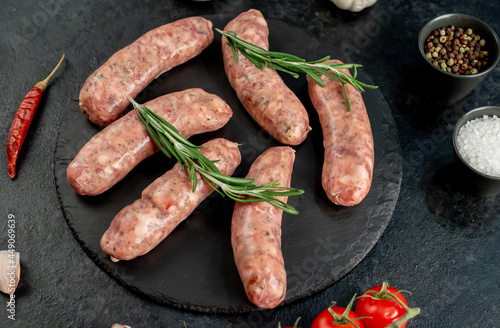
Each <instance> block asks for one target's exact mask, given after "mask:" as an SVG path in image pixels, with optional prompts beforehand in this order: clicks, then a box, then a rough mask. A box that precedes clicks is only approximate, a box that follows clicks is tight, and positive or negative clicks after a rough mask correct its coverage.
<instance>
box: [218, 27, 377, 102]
mask: <svg viewBox="0 0 500 328" xmlns="http://www.w3.org/2000/svg"><path fill="white" fill-rule="evenodd" d="M215 30H216V31H217V32H219V33H220V34H222V35H224V36H225V37H226V40H227V44H228V45H229V46H230V47H231V49H232V50H233V55H234V60H235V61H236V63H238V55H237V52H236V49H238V50H239V51H240V52H241V53H242V54H243V55H244V56H245V57H247V58H248V59H249V60H250V61H251V62H252V63H254V64H255V66H257V67H259V68H260V69H264V68H265V67H266V66H269V67H272V68H274V69H276V70H278V71H282V72H285V73H288V74H290V75H292V76H293V77H294V78H298V77H299V74H298V73H306V74H307V75H309V76H310V77H311V78H312V79H313V80H314V81H316V82H317V83H318V84H319V85H321V86H322V87H324V86H325V82H324V81H323V80H322V79H321V78H320V77H319V76H318V74H322V75H325V76H328V77H330V78H332V79H334V80H336V81H338V82H340V83H341V84H342V88H343V90H344V96H345V99H346V103H347V108H348V110H349V111H351V104H350V102H349V98H348V97H347V92H346V88H345V85H346V84H347V83H348V84H351V85H352V86H353V87H354V88H355V89H356V90H358V91H359V92H364V91H365V89H364V88H369V89H376V88H377V86H375V85H369V84H366V83H363V82H360V81H358V80H356V77H357V75H358V71H357V69H358V67H362V65H360V64H334V63H325V61H327V60H329V59H330V56H326V57H324V58H321V59H318V60H314V61H309V62H308V61H306V60H305V59H302V58H299V57H297V56H294V55H290V54H287V53H284V52H276V51H268V50H266V49H264V48H261V47H259V46H256V45H254V44H253V43H250V42H247V41H245V40H242V39H240V38H238V37H237V36H236V32H233V31H221V30H220V29H218V28H216V29H215ZM339 68H352V69H353V70H354V73H353V76H350V75H349V74H346V73H344V72H342V71H339V70H338V69H339Z"/></svg>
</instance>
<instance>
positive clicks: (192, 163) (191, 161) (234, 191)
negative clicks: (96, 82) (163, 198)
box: [129, 97, 304, 214]
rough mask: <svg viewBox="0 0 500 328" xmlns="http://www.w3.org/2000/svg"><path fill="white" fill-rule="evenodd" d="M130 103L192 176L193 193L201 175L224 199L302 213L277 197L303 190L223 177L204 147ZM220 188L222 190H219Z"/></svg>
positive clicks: (158, 142)
mask: <svg viewBox="0 0 500 328" xmlns="http://www.w3.org/2000/svg"><path fill="white" fill-rule="evenodd" d="M129 100H130V102H131V103H132V105H133V106H134V108H135V110H136V112H137V115H139V119H140V120H141V122H142V123H143V124H144V126H145V127H146V130H147V131H148V133H149V135H150V136H151V139H152V140H153V141H154V143H155V144H156V145H157V146H158V148H159V149H160V150H161V151H162V152H163V153H164V154H165V155H166V156H167V157H168V158H172V157H174V158H175V159H177V161H179V162H180V163H181V164H182V167H183V169H186V170H187V171H188V172H189V180H190V181H192V182H193V191H194V190H196V186H197V182H198V179H197V177H196V172H198V173H199V174H200V175H201V177H202V178H203V180H204V181H205V182H206V183H208V184H209V185H210V186H211V187H212V188H213V189H215V190H216V191H217V192H218V193H219V194H221V195H222V196H228V197H229V198H231V199H233V200H235V201H238V202H246V203H254V202H268V203H270V204H272V205H274V206H276V207H277V208H279V209H282V210H283V211H285V212H287V213H290V214H298V213H299V212H298V211H297V210H296V209H295V208H294V207H293V206H291V205H289V204H287V203H285V202H283V201H282V200H280V199H277V198H276V197H278V196H297V195H301V194H303V193H304V191H303V190H300V189H296V188H289V187H280V186H279V181H278V180H276V181H273V182H271V183H269V184H267V185H265V186H256V185H254V184H253V182H254V179H246V178H237V177H231V176H227V175H224V174H222V173H220V171H219V169H218V168H217V167H216V166H215V165H214V162H213V161H211V160H209V159H208V158H206V157H205V156H204V155H203V154H202V153H200V151H199V150H198V149H200V148H203V146H197V145H194V144H192V143H191V142H189V141H188V140H186V139H185V138H184V137H182V136H181V135H180V134H179V131H178V130H177V129H176V128H175V127H174V126H173V125H172V124H170V123H169V122H167V121H166V120H165V119H163V118H162V117H161V116H159V115H158V114H156V113H154V112H153V111H151V110H150V109H149V108H147V107H146V106H144V105H141V104H138V103H137V102H135V101H134V100H133V99H132V98H130V97H129ZM217 187H220V190H219V189H217Z"/></svg>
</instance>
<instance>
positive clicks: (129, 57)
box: [80, 17, 214, 126]
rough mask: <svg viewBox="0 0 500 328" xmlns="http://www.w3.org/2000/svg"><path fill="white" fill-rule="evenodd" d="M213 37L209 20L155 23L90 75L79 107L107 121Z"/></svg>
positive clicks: (93, 117)
mask: <svg viewBox="0 0 500 328" xmlns="http://www.w3.org/2000/svg"><path fill="white" fill-rule="evenodd" d="M213 39H214V35H213V31H212V22H210V21H208V20H206V19H204V18H201V17H188V18H184V19H180V20H178V21H175V22H172V23H170V24H166V25H162V26H160V27H157V28H155V29H153V30H151V31H149V32H147V33H146V34H144V35H143V36H141V37H140V38H139V39H137V40H136V41H134V42H133V43H131V44H130V45H128V46H127V47H125V48H123V49H122V50H120V51H118V52H116V53H115V54H114V55H112V56H111V57H110V58H109V59H108V61H107V62H105V63H104V64H103V65H102V66H101V67H99V68H98V69H97V70H96V71H95V72H94V73H92V75H90V76H89V77H88V78H87V80H86V81H85V84H84V85H83V87H82V90H81V91H80V109H81V110H82V112H83V113H84V114H85V115H86V116H87V117H88V118H89V119H90V120H91V121H92V122H93V123H95V124H97V125H101V126H103V125H108V124H110V123H111V122H113V121H114V120H116V119H117V118H118V117H119V116H120V115H121V114H122V113H123V112H124V111H125V109H126V108H127V106H128V105H129V103H130V102H129V101H128V99H127V96H130V97H131V98H135V97H136V96H137V95H138V94H139V93H140V92H141V91H142V90H143V89H144V88H145V87H146V86H147V85H148V84H149V83H151V81H153V80H154V79H155V78H157V77H158V76H160V75H161V74H162V73H164V72H166V71H168V70H170V69H171V68H173V67H175V66H178V65H180V64H182V63H184V62H186V61H188V60H189V59H191V58H193V57H195V56H197V55H198V54H200V53H201V52H202V51H203V50H204V49H205V48H207V47H208V46H209V45H210V43H212V41H213Z"/></svg>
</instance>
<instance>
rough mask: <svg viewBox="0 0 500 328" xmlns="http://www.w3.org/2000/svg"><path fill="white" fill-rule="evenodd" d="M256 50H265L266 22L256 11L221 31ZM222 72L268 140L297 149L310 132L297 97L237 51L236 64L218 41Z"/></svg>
mask: <svg viewBox="0 0 500 328" xmlns="http://www.w3.org/2000/svg"><path fill="white" fill-rule="evenodd" d="M224 30H226V31H233V32H236V34H237V36H238V37H239V38H241V39H243V40H245V41H248V42H251V43H253V44H255V45H257V46H259V47H262V48H265V49H266V50H267V49H268V48H269V45H268V42H269V41H268V34H269V29H268V27H267V22H266V20H265V19H264V16H263V15H262V13H261V12H260V11H257V10H255V9H251V10H249V11H247V12H244V13H242V14H240V15H239V16H238V17H236V18H235V19H234V20H232V21H231V22H229V24H227V26H226V27H225V28H224ZM222 54H223V59H224V69H225V71H226V75H227V77H228V79H229V83H230V84H231V86H232V87H233V89H234V90H235V91H236V94H237V96H238V99H239V100H240V101H241V103H242V104H243V106H244V107H245V109H246V110H247V111H248V113H249V114H250V115H251V116H252V117H253V119H254V120H255V121H256V122H257V123H258V124H259V125H260V126H261V127H262V128H263V129H264V130H266V131H267V132H268V133H269V134H270V135H271V136H273V137H274V138H275V139H276V140H278V141H279V142H281V143H283V144H286V145H298V144H300V143H302V141H304V139H305V138H306V137H307V133H308V132H309V130H310V129H311V128H310V127H309V116H308V114H307V111H306V109H305V108H304V106H303V105H302V103H301V102H300V100H299V99H298V98H297V96H296V95H295V94H294V93H293V92H292V91H291V90H290V89H289V88H288V87H287V86H286V85H285V83H284V82H283V80H282V79H281V77H280V76H279V74H278V72H276V70H275V69H274V68H271V67H266V68H265V69H264V70H261V69H260V68H258V67H257V66H255V65H254V64H253V63H252V62H251V61H250V60H248V59H247V58H246V57H245V56H243V55H242V54H241V53H240V52H239V51H238V63H236V62H235V60H234V55H233V52H232V50H231V48H230V47H229V46H228V45H227V44H226V39H225V37H223V38H222Z"/></svg>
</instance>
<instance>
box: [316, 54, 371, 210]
mask: <svg viewBox="0 0 500 328" xmlns="http://www.w3.org/2000/svg"><path fill="white" fill-rule="evenodd" d="M329 62H333V63H342V62H341V61H338V60H332V61H329ZM340 70H341V71H343V72H345V73H347V74H349V70H348V69H346V68H344V69H340ZM322 79H323V81H324V82H325V84H326V86H325V87H321V86H320V85H319V84H317V83H316V82H315V81H313V80H312V79H311V78H310V77H309V76H308V77H307V80H308V85H309V96H310V97H311V101H312V104H313V106H314V108H315V109H316V111H317V112H318V115H319V120H320V123H321V127H322V129H323V139H324V141H323V144H324V147H325V159H324V163H323V172H322V184H323V189H324V190H325V192H326V194H327V196H328V198H329V199H330V200H331V201H332V202H333V203H335V204H337V205H344V206H352V205H356V204H359V203H360V202H361V201H362V200H363V199H364V198H365V196H366V195H367V194H368V191H369V190H370V187H371V183H372V177H373V165H374V145H373V135H372V129H371V126H370V119H369V117H368V113H367V111H366V106H365V104H364V102H363V98H362V97H361V94H360V93H359V92H358V91H357V90H356V89H355V88H354V87H353V86H352V85H350V84H347V85H346V88H347V89H346V90H347V96H348V98H349V101H350V103H351V111H350V112H348V110H347V106H346V102H345V97H344V93H343V90H342V85H341V84H340V83H339V82H337V81H335V80H333V79H330V78H325V77H323V78H322Z"/></svg>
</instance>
